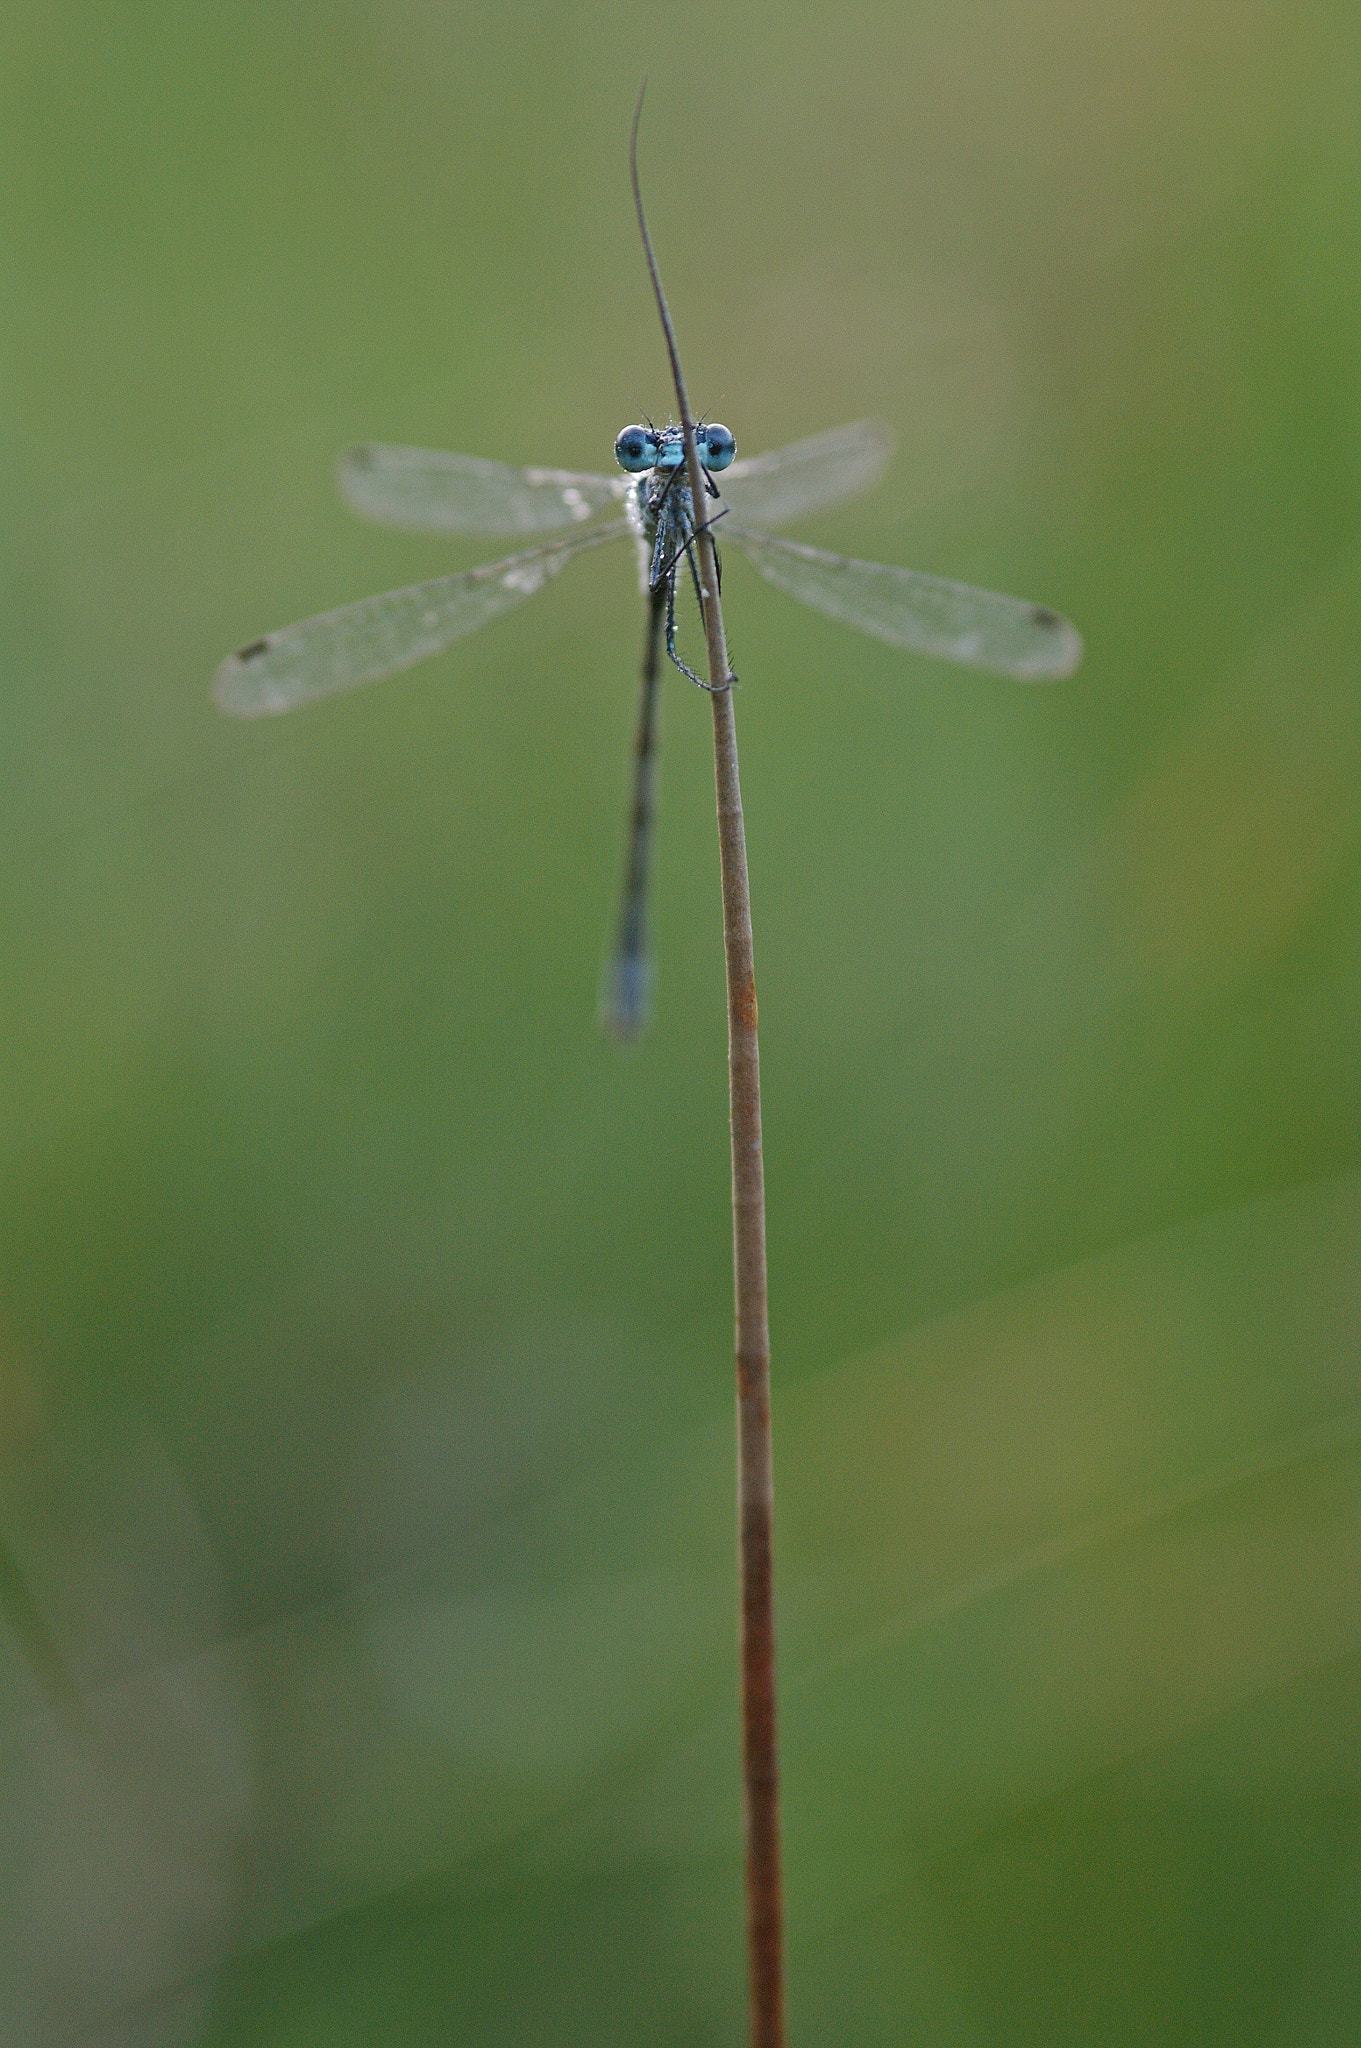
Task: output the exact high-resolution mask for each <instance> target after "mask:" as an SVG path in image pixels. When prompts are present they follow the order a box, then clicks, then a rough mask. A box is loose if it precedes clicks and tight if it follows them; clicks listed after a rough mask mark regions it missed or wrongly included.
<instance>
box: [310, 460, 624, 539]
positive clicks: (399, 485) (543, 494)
mask: <svg viewBox="0 0 1361 2048" xmlns="http://www.w3.org/2000/svg"><path fill="white" fill-rule="evenodd" d="M336 478H337V481H338V482H339V484H340V489H341V492H342V495H343V496H344V498H345V502H346V503H347V504H348V505H349V507H350V509H351V511H353V512H357V513H358V514H359V516H360V518H361V519H371V520H373V521H374V522H375V524H377V525H379V526H397V527H401V528H402V529H404V530H405V531H406V532H408V533H546V532H550V531H551V530H552V529H553V528H554V527H557V526H576V525H578V524H580V522H581V521H582V520H585V519H589V518H590V517H591V515H592V514H593V513H595V512H599V511H601V510H602V509H603V507H605V506H606V505H613V504H616V503H617V502H618V501H619V499H620V498H621V497H622V496H623V493H624V490H625V489H627V485H626V484H625V483H624V480H623V479H622V478H620V479H619V480H618V481H616V479H614V478H613V477H608V476H591V475H588V474H586V473H584V472H583V473H581V474H578V473H577V472H576V471H574V470H570V469H512V468H511V467H510V465H509V464H508V463H505V462H488V461H486V460H484V459H483V457H482V456H480V455H446V454H444V453H442V452H441V451H440V450H438V449H433V448H385V447H382V446H380V445H379V444H377V443H374V442H370V443H366V444H365V445H364V446H362V447H359V448H347V449H346V451H345V453H344V454H343V455H342V456H341V457H340V460H339V461H338V462H337V464H336Z"/></svg>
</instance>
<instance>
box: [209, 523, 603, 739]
mask: <svg viewBox="0 0 1361 2048" xmlns="http://www.w3.org/2000/svg"><path fill="white" fill-rule="evenodd" d="M628 531H629V528H628V525H627V523H626V522H625V521H624V520H622V519H619V520H614V521H612V522H611V524H610V525H608V526H598V527H595V528H593V529H592V530H591V532H590V533H580V534H575V535H573V537H572V538H571V539H570V540H563V541H559V542H558V543H557V545H556V546H548V547H542V548H530V549H529V550H527V552H526V553H524V554H520V555H507V556H506V557H504V559H503V560H501V561H499V562H484V563H483V564H482V565H481V567H480V568H477V569H464V570H462V571H461V572H460V573H459V574H458V575H456V576H437V577H436V578H435V579H434V581H433V582H431V583H415V584H412V585H411V587H410V588H409V589H407V590H387V591H384V592H383V593H382V595H381V596H379V597H365V598H361V599H360V601H359V603H358V604H347V605H342V606H341V608H340V610H339V611H334V612H320V613H319V614H318V615H317V617H316V618H314V619H303V620H302V621H301V622H300V623H299V624H298V625H296V626H283V627H281V628H280V630H279V631H278V632H277V633H267V634H266V635H265V637H264V639H263V640H254V641H252V642H251V644H250V646H249V647H243V648H241V649H240V650H239V651H238V652H237V653H236V654H229V655H228V656H227V659H226V660H225V661H224V662H223V664H222V666H221V667H220V668H219V670H218V672H217V674H216V675H215V676H214V677H213V697H214V699H215V700H216V702H217V705H218V708H219V709H220V710H222V711H227V712H230V713H231V714H232V715H233V716H234V717H237V718H260V717H262V716H264V714H265V713H266V712H271V711H291V710H293V708H294V706H295V705H298V704H310V703H311V702H312V701H313V700H314V699H315V698H317V697H329V696H331V695H332V693H333V692H334V691H336V690H353V689H356V688H357V687H358V686H359V684H360V683H372V682H376V681H377V680H378V679H379V677H380V676H390V675H395V674H396V673H397V671H398V670H399V669H404V668H410V667H411V666H412V665H413V663H415V662H418V661H424V660H425V658H426V656H427V655H430V654H438V653H439V651H440V649H441V648H442V647H447V646H448V645H449V643H450V641H451V640H458V639H461V638H462V636H463V635H464V634H465V633H475V632H476V631H477V629H478V627H479V626H485V625H486V624H487V623H488V621H489V620H491V619H496V618H499V617H500V616H501V614H502V612H508V611H513V610H514V608H515V606H516V605H517V604H523V603H524V601H525V599H526V598H527V597H533V595H534V593H535V591H537V590H542V588H543V586H544V584H545V583H547V582H548V580H549V578H550V577H553V576H556V575H557V573H558V571H559V570H560V569H561V568H562V566H563V564H564V563H565V562H570V561H571V559H572V557H573V555H579V554H582V553H584V551H585V550H586V549H587V548H593V547H598V546H599V545H600V543H601V542H602V541H606V540H619V539H622V538H623V537H624V536H625V535H626V534H627V533H628Z"/></svg>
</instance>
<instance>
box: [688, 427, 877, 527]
mask: <svg viewBox="0 0 1361 2048" xmlns="http://www.w3.org/2000/svg"><path fill="white" fill-rule="evenodd" d="M893 448H894V439H893V429H892V428H891V427H887V426H885V425H884V423H883V421H882V420H852V421H851V422H850V423H849V425H847V426H844V427H832V428H831V429H830V430H829V431H828V432H827V433H825V434H810V435H809V437H808V439H807V440H806V441H791V442H790V443H789V445H788V446H787V447H785V448H772V449H770V450H768V451H767V453H766V454H764V455H749V456H747V457H745V458H743V457H739V458H738V460H737V461H736V462H734V463H733V465H732V467H731V469H727V470H725V471H724V472H723V475H722V478H721V480H720V482H719V489H720V490H721V492H722V494H723V502H724V504H726V505H729V506H731V508H732V512H733V516H734V518H737V519H743V520H746V519H751V520H755V521H756V522H757V523H758V524H759V525H762V526H782V525H784V523H785V521H786V520H789V519H799V518H801V517H802V516H803V514H804V513H806V512H819V511H821V510H822V508H823V507H824V506H826V505H839V504H840V503H841V502H842V500H843V499H844V498H853V497H854V496H855V495H856V493H857V492H858V491H867V490H868V489H869V488H870V485H871V484H877V483H878V481H879V479H880V477H881V476H882V475H883V473H884V471H885V470H886V469H887V467H888V465H889V462H890V460H891V459H892V456H893Z"/></svg>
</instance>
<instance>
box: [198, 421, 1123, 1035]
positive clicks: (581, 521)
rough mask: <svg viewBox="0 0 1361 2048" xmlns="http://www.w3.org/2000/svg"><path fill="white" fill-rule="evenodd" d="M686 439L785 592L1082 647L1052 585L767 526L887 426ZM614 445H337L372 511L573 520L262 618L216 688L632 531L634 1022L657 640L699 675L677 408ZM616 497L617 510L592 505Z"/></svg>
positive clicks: (1044, 672)
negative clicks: (596, 452)
mask: <svg viewBox="0 0 1361 2048" xmlns="http://www.w3.org/2000/svg"><path fill="white" fill-rule="evenodd" d="M696 442H697V445H698V450H699V455H700V461H701V464H702V465H703V466H704V469H705V475H706V480H707V488H708V489H709V490H710V491H711V492H712V493H713V499H714V502H713V505H712V506H711V507H710V508H709V509H708V511H707V517H708V518H709V519H710V520H714V519H721V520H722V526H721V527H720V528H719V537H720V538H723V537H729V538H731V539H732V540H734V541H735V542H736V543H737V545H738V546H739V547H740V548H741V550H742V552H743V554H744V555H746V556H747V558H748V560H749V561H750V562H751V563H752V565H753V567H755V568H756V569H757V570H758V571H759V572H760V574H761V575H762V576H764V577H765V578H766V579H767V581H768V582H770V583H773V584H775V585H776V586H777V588H779V589H780V590H784V591H787V592H788V594H789V595H790V596H791V597H797V598H800V599H801V600H802V601H803V602H804V603H805V604H808V605H812V606H813V607H814V609H815V610H817V611H821V612H826V613H827V614H828V615H829V616H830V617H831V618H834V619H840V620H841V621H842V623H843V624H845V625H848V626H856V627H858V628H859V629H860V631H861V632H864V633H870V634H872V635H873V636H874V637H875V638H876V639H878V640H886V641H888V642H889V644H890V645H892V646H894V647H906V648H910V649H911V650H912V651H913V652H915V653H918V654H926V655H934V656H936V657H939V658H941V659H944V660H947V661H955V662H961V663H963V664H964V665H965V666H966V667H970V668H980V669H989V670H992V671H993V672H994V673H996V674H999V675H1005V676H1011V677H1014V678H1015V679H1017V680H1018V681H1021V682H1031V683H1041V682H1054V681H1057V680H1058V679H1059V678H1060V677H1062V676H1066V675H1069V674H1071V673H1072V671H1073V669H1074V668H1076V666H1077V664H1078V662H1079V661H1080V660H1081V658H1082V641H1081V639H1080V638H1079V636H1078V633H1077V631H1076V629H1075V628H1074V627H1073V626H1071V625H1070V624H1069V622H1068V621H1067V620H1066V619H1064V618H1061V617H1060V616H1059V614H1058V613H1057V612H1053V611H1050V610H1048V608H1047V607H1046V606H1044V605H1037V604H1028V603H1026V602H1024V601H1023V600H1022V599H1019V598H1014V597H1003V596H1000V595H999V594H997V593H996V592H994V591H989V590H975V589H973V588H972V587H971V586H970V585H968V584H964V583H953V582H950V581H948V580H947V579H946V578H944V577H940V576H928V575H924V574H923V573H922V572H921V571H919V570H916V569H899V568H895V567H892V566H891V565H889V564H886V563H882V562H857V561H852V560H850V559H848V558H847V557H846V556H844V555H834V554H828V553H827V552H826V551H825V550H824V549H822V548H813V547H805V546H804V545H802V544H801V543H800V542H798V541H791V540H782V539H778V538H777V537H776V536H775V535H773V534H770V533H766V532H763V531H762V530H761V527H763V526H781V525H784V524H786V523H787V522H788V521H790V520H792V519H796V518H799V517H800V516H802V515H803V514H804V513H808V512H815V511H821V510H822V509H823V508H824V507H826V506H829V505H835V504H838V503H840V502H841V500H842V499H845V498H848V497H850V496H852V495H853V494H854V493H855V492H857V491H861V490H865V489H866V488H868V486H869V485H870V484H872V483H874V482H876V481H877V480H878V478H879V477H880V476H881V475H882V473H883V471H884V468H885V466H886V464H887V462H888V460H889V457H890V455H891V454H892V451H893V439H892V435H891V434H890V432H889V430H888V428H887V427H884V426H882V425H880V424H879V423H878V422H876V421H873V420H859V421H856V422H854V423H853V424H851V425H849V426H845V427H836V428H833V429H832V431H831V432H829V433H825V434H815V435H813V436H812V437H811V438H809V439H808V440H805V441H794V442H791V443H790V444H789V446H787V447H785V448H777V449H775V450H773V451H772V452H770V453H769V454H766V455H756V456H750V457H747V458H745V459H744V460H740V461H739V460H736V459H734V458H735V455H736V449H735V445H734V442H733V437H732V435H731V434H730V433H729V432H728V430H727V428H726V427H720V426H718V425H716V424H715V425H708V426H701V427H700V428H699V429H697V432H696ZM615 455H616V459H617V460H618V462H619V464H620V467H621V469H622V470H623V471H624V472H625V474H623V475H621V476H595V475H592V474H590V473H587V472H576V471H572V470H562V469H512V468H510V467H509V466H508V465H507V464H505V463H500V462H488V461H484V460H483V459H481V458H480V457H477V456H472V455H446V454H440V453H436V452H433V451H430V450H427V449H421V448H390V447H377V446H367V447H361V448H353V449H351V450H350V451H349V452H348V453H347V454H345V455H344V456H342V458H341V461H340V465H339V478H340V487H341V490H342V492H343V493H344V496H345V498H346V500H347V501H348V503H349V505H350V506H351V508H352V509H353V510H354V511H355V512H357V513H359V514H360V516H361V517H363V518H365V519H370V520H373V521H375V522H376V523H378V524H379V525H383V526H395V527H401V528H403V529H405V530H406V531H408V532H413V533H443V534H453V533H482V534H524V535H529V534H536V533H551V532H553V531H554V530H555V529H558V528H568V529H571V530H570V531H568V532H566V533H564V534H563V535H562V536H561V537H560V538H558V539H555V540H550V541H546V542H544V543H542V544H540V545H538V546H535V547H530V548H527V549H524V550H523V551H521V552H520V553H517V554H513V555H507V556H504V557H503V558H502V559H501V560H500V561H498V562H484V563H482V564H481V565H480V566H479V567H477V568H475V569H463V570H460V571H458V572H457V573H456V574H454V575H452V576H439V577H436V578H435V579H434V580H433V581H432V582H429V583H417V584H413V585H412V586H410V587H409V588H408V589H405V590H390V591H385V592H384V593H382V594H381V595H380V596H378V597H367V598H362V599H361V600H360V601H359V603H358V604H349V605H343V606H342V607H341V608H340V609H339V610H338V611H331V612H322V613H319V614H318V615H317V617H315V618H311V619H304V620H302V621H301V623H300V624H298V625H295V626H284V627H282V628H281V629H280V630H279V631H278V632H275V633H269V634H266V635H265V637H264V638H263V639H260V640H253V641H252V642H251V643H250V645H249V646H246V647H242V648H240V649H239V650H238V652H237V653H235V654H232V655H229V656H228V657H227V659H226V661H224V662H223V663H222V666H221V667H220V668H219V669H218V671H217V675H216V677H215V678H214V682H213V695H214V697H215V698H216V700H217V703H218V704H219V706H220V707H221V709H222V710H223V711H227V712H231V713H234V714H235V715H237V716H240V717H246V718H253V717H260V716H262V715H264V714H265V713H267V712H275V711H291V710H292V709H293V708H294V707H295V706H296V705H299V704H307V703H310V702H312V701H313V700H314V699H316V698H318V697H328V696H331V695H332V694H333V693H334V692H336V691H339V690H348V689H354V688H355V687H356V686H357V685H358V684H360V683H368V682H375V681H377V680H378V679H379V678H380V677H382V676H388V675H395V674H396V673H397V672H398V670H400V669H404V668H410V667H411V666H412V665H413V663H415V662H418V661H423V660H424V659H425V658H426V656H427V655H433V654H437V653H438V652H439V651H440V649H441V648H444V647H447V646H448V645H449V643H450V642H451V641H453V640H457V639H460V638H462V636H463V635H464V634H465V633H472V632H475V631H476V629H477V628H478V627H479V626H484V625H486V624H487V623H488V622H489V621H490V620H492V619H495V618H499V617H500V616H501V614H502V613H503V612H508V611H511V610H513V609H514V607H515V606H516V605H518V604H522V603H523V602H524V600H525V599H526V598H528V597H532V596H533V595H534V594H535V592H536V591H538V590H541V589H542V588H543V586H544V585H545V583H547V582H549V581H550V579H551V578H552V577H554V576H556V575H557V574H558V571H559V570H560V569H562V568H563V566H564V565H565V564H566V563H567V562H569V561H571V559H572V557H573V556H574V555H579V554H584V553H585V552H586V551H587V549H589V548H593V547H599V546H601V545H602V544H603V543H604V542H606V541H612V540H624V539H627V538H629V537H630V536H631V537H632V538H633V539H634V541H635V543H636V547H637V553H638V561H639V574H640V582H641V586H642V592H643V596H644V598H645V600H646V602H647V628H646V635H645V639H644V648H643V663H642V689H641V696H640V701H639V709H638V725H637V731H636V734H635V740H634V789H633V805H632V811H631V815H630V825H629V846H628V857H627V863H626V868H625V877H624V889H623V899H622V903H621V907H620V915H619V926H618V934H617V939H616V944H615V949H614V953H613V956H612V959H611V962H610V965H609V969H608V973H607V981H606V986H605V990H604V995H603V999H602V1013H603V1017H604V1021H605V1023H606V1024H607V1026H608V1027H609V1028H610V1029H611V1030H612V1031H614V1032H615V1033H616V1034H617V1035H618V1036H620V1037H625V1038H628V1037H633V1036H635V1035H636V1034H637V1033H638V1032H639V1031H640V1030H641V1029H642V1028H643V1025H644V1024H645V1022H646V1018H647V1006H648V986H647V984H648V973H649V970H648V962H647V946H646V898H647V876H648V865H649V856H650V849H651V836H652V821H653V809H654V771H655V758H656V723H657V720H656V697H657V681H658V668H659V663H660V657H661V650H662V647H663V645H665V647H666V650H667V652H668V654H669V655H670V656H671V658H672V660H673V661H675V663H676V665H677V667H679V668H681V669H683V670H684V672H685V674H687V675H691V676H693V672H692V671H691V670H690V669H689V668H688V667H686V664H685V663H684V662H683V661H682V660H681V658H680V656H679V655H678V654H677V652H676V644H675V603H676V585H677V581H678V578H679V577H680V575H681V573H682V565H683V564H686V563H688V564H689V567H690V570H691V574H692V576H693V573H694V562H693V551H692V542H693V536H694V530H695V508H694V506H693V504H692V502H691V497H690V490H689V486H688V484H687V482H686V478H685V474H684V466H683V465H684V455H683V449H682V442H681V431H680V429H679V427H663V428H655V427H652V426H651V425H644V426H636V427H625V429H624V430H623V432H622V433H621V434H620V435H619V436H618V439H617V440H616V442H615ZM720 477H721V479H722V481H721V483H720V482H719V481H718V479H719V478H720ZM616 506H622V508H623V515H624V516H623V517H621V518H616V519H605V520H601V519H599V518H597V517H596V515H597V514H599V513H604V512H607V511H609V510H610V509H611V508H612V507H616ZM753 521H756V522H759V525H758V524H752V523H751V522H753ZM696 590H697V594H698V582H697V579H696ZM693 679H694V680H696V681H698V678H697V677H693Z"/></svg>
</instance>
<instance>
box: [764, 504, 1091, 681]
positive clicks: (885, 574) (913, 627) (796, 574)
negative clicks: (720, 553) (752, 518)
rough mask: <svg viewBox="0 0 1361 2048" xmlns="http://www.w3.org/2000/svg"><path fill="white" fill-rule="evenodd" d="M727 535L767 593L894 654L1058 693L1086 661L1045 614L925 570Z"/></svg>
mask: <svg viewBox="0 0 1361 2048" xmlns="http://www.w3.org/2000/svg"><path fill="white" fill-rule="evenodd" d="M728 530H729V532H730V534H731V536H732V538H733V539H734V540H735V541H736V542H737V544H738V546H739V547H740V548H741V549H742V552H743V553H744V554H745V555H746V556H747V558H748V560H749V561H750V562H751V563H752V565H753V567H755V568H756V569H758V570H759V571H760V573H761V575H762V576H764V577H765V579H766V581H767V582H768V583H773V584H774V585H775V586H776V588H777V589H778V590H783V591H785V592H786V593H787V594H788V595H789V596H790V597H797V598H799V599H800V600H801V602H802V603H804V604H808V605H811V606H812V607H813V609H814V610H815V611H819V612H826V614H827V616H828V617H829V618H832V619H840V620H841V622H842V623H843V625H847V626H856V627H858V628H859V630H860V631H861V632H862V633H871V634H873V636H874V638H875V639H876V640H886V641H888V643H889V645H890V646H891V647H910V648H911V649H912V650H913V651H914V653H917V654H931V655H935V656H937V657H938V658H939V659H940V660H943V661H957V662H961V663H962V664H963V665H964V666H965V667H966V668H982V669H990V670H991V671H992V672H993V673H994V674H995V675H1001V676H1011V677H1012V678H1014V679H1015V680H1016V681H1018V682H1023V683H1056V682H1058V681H1059V680H1060V679H1061V678H1062V677H1063V676H1069V675H1071V674H1072V672H1073V670H1074V669H1075V668H1076V667H1077V665H1078V663H1079V662H1080V661H1081V659H1082V636H1081V635H1080V634H1079V632H1078V630H1077V628H1076V626H1073V625H1070V624H1069V622H1068V620H1067V619H1065V618H1061V617H1060V616H1059V614H1058V613H1057V612H1051V611H1050V610H1049V609H1048V608H1047V607H1046V606H1045V605H1042V604H1029V603H1027V602H1026V600H1025V599H1024V598H1019V597H1004V596H1002V595H1001V594H1000V592H998V591H994V590H976V589H974V587H973V585H972V584H969V583H952V582H950V581H949V580H948V578H946V577H944V576H927V575H925V574H923V572H922V571H921V570H920V569H899V568H895V567H894V566H892V565H891V564H889V563H887V562H856V561H852V560H851V559H850V557H849V556H847V555H829V554H827V553H826V552H825V550H824V549H822V548H810V547H804V546H803V545H802V544H801V543H800V542H798V541H792V540H776V539H775V538H774V536H773V535H771V534H767V533H753V532H752V531H751V530H750V529H749V528H747V527H733V526H730V527H729V529H728Z"/></svg>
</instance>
